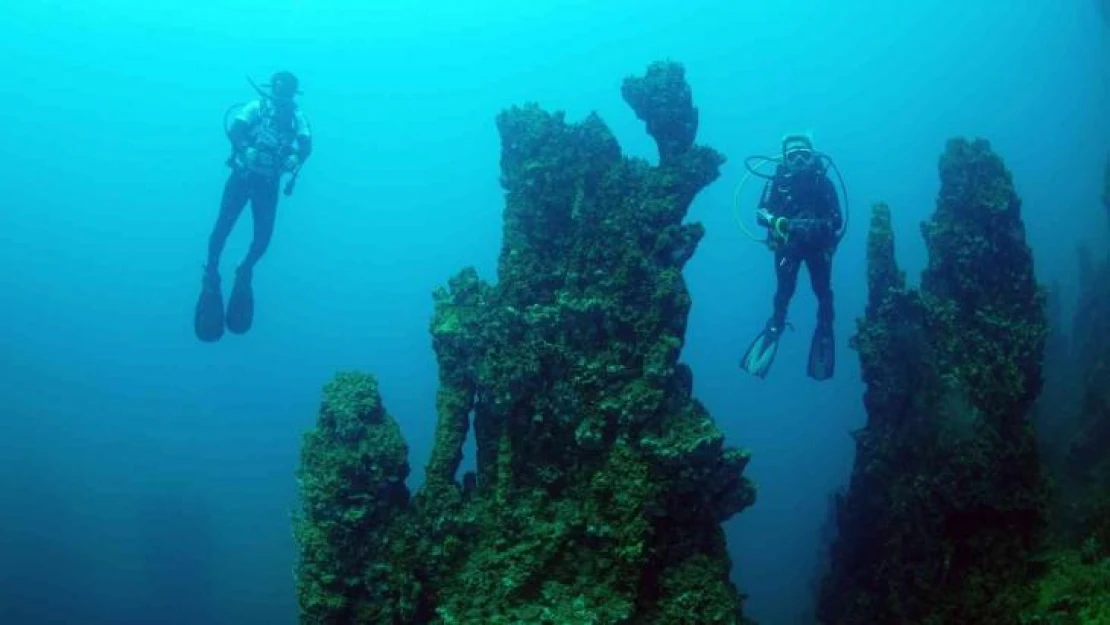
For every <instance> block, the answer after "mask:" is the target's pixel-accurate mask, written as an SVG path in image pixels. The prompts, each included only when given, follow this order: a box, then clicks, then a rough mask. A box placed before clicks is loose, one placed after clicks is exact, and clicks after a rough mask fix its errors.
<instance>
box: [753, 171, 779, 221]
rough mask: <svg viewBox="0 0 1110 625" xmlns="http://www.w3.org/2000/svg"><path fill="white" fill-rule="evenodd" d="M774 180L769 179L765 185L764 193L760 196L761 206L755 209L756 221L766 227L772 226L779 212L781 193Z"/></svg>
mask: <svg viewBox="0 0 1110 625" xmlns="http://www.w3.org/2000/svg"><path fill="white" fill-rule="evenodd" d="M774 182H775V181H774V180H768V181H767V182H766V183H765V184H764V185H763V195H762V196H760V198H759V208H757V209H756V211H755V222H756V223H757V224H759V225H760V226H764V227H766V228H770V227H771V223H772V222H773V221H774V219H775V216H776V213H777V212H778V208H779V204H780V202H781V200H780V195H781V194H780V193H779V191H778V188H777V187H778V185H776V184H775V183H774Z"/></svg>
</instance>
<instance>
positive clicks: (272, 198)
mask: <svg viewBox="0 0 1110 625" xmlns="http://www.w3.org/2000/svg"><path fill="white" fill-rule="evenodd" d="M277 196H278V183H277V181H276V180H265V179H263V178H258V177H256V178H255V179H254V180H253V183H252V186H251V214H252V215H253V216H254V238H253V239H252V240H251V247H250V250H248V251H247V256H246V258H244V259H243V262H242V263H241V264H240V265H239V269H238V270H237V271H236V272H235V286H234V287H232V289H231V298H230V299H229V300H228V303H227V329H228V330H230V331H231V332H234V333H235V334H243V333H245V332H247V331H248V330H250V329H251V325H252V324H253V323H254V291H253V289H252V287H251V277H252V274H253V272H254V265H255V263H257V262H258V259H260V258H262V255H263V254H264V253H266V248H267V247H269V245H270V236H271V235H273V233H274V218H275V216H276V214H277Z"/></svg>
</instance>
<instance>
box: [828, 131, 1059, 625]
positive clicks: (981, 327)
mask: <svg viewBox="0 0 1110 625" xmlns="http://www.w3.org/2000/svg"><path fill="white" fill-rule="evenodd" d="M940 177H941V190H940V193H939V195H938V198H937V206H936V211H935V212H934V214H933V216H932V218H931V219H930V220H929V221H928V222H926V223H925V224H923V226H922V231H923V234H924V236H925V241H926V245H927V247H928V250H929V264H928V267H927V268H926V270H925V272H924V274H923V276H922V279H921V288H920V289H919V290H914V289H908V288H907V287H906V286H905V280H904V278H903V275H902V272H901V271H900V270H899V269H898V267H897V265H896V263H895V260H894V254H893V232H892V231H891V226H890V216H889V209H888V208H887V207H885V206H881V205H880V206H877V207H876V208H875V210H874V212H873V216H872V224H871V232H870V236H869V242H868V287H869V300H868V307H867V312H866V315H865V317H864V318H862V319H860V320H859V321H858V332H857V334H856V336H855V337H853V345H854V346H855V348H856V349H857V350H858V351H859V354H860V363H861V368H862V372H863V378H864V382H865V383H866V384H867V392H866V395H865V406H866V408H867V414H868V418H867V424H866V426H865V427H864V428H863V429H862V430H861V431H859V432H857V433H856V434H855V437H856V444H857V446H856V459H855V464H854V466H853V471H852V478H851V486H850V488H849V490H848V492H847V494H846V496H845V498H844V499H843V501H842V502H841V504H840V507H839V510H838V517H839V518H838V530H839V534H838V537H837V539H836V540H835V542H834V544H833V547H832V552H831V562H830V570H829V573H828V575H827V576H826V578H825V581H824V583H823V585H822V589H821V596H820V601H819V617H820V619H821V621H822V622H823V623H826V624H828V625H833V624H835V625H855V624H859V625H865V624H866V625H871V624H873V623H921V624H937V625H940V624H942V623H961V624H967V625H972V624H983V625H986V624H996V623H1017V622H1018V615H1019V613H1020V611H1021V609H1022V608H1023V607H1025V606H1026V605H1027V604H1028V601H1029V596H1028V595H1027V593H1026V592H1025V591H1026V589H1027V586H1026V584H1027V583H1028V581H1029V579H1030V571H1031V570H1032V569H1031V567H1030V557H1031V552H1032V550H1033V549H1035V548H1036V547H1037V545H1038V544H1039V541H1040V538H1041V533H1042V531H1043V527H1044V519H1045V509H1046V490H1045V486H1044V481H1043V478H1042V475H1041V467H1040V462H1039V459H1038V455H1037V447H1036V445H1035V441H1034V437H1033V432H1032V429H1031V427H1030V426H1029V422H1028V417H1029V412H1030V406H1031V404H1032V402H1033V401H1034V400H1035V399H1036V397H1037V394H1038V393H1039V392H1040V389H1041V383H1042V382H1041V359H1042V357H1043V352H1044V346H1045V335H1046V321H1045V316H1044V310H1043V297H1042V294H1041V292H1040V290H1039V289H1038V286H1037V284H1036V280H1035V277H1034V274H1033V258H1032V254H1031V252H1030V249H1029V247H1028V245H1027V244H1026V242H1025V236H1024V227H1023V225H1022V221H1021V210H1020V209H1021V202H1020V200H1019V198H1018V196H1017V194H1016V193H1015V192H1014V188H1013V183H1012V180H1011V177H1010V174H1009V172H1008V171H1007V170H1006V168H1005V166H1004V165H1003V163H1002V161H1001V159H1000V158H999V157H998V156H997V155H996V154H995V153H994V152H993V151H991V149H990V146H989V145H988V144H987V143H986V142H985V141H982V140H977V141H970V142H969V141H965V140H962V139H956V140H952V141H950V142H949V143H948V146H947V149H946V150H945V153H944V154H943V155H942V157H941V160H940Z"/></svg>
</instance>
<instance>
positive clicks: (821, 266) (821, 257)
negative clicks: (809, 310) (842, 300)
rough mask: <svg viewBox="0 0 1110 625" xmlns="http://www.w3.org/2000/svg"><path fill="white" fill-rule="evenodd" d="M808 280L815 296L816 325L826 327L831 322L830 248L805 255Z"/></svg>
mask: <svg viewBox="0 0 1110 625" xmlns="http://www.w3.org/2000/svg"><path fill="white" fill-rule="evenodd" d="M806 268H807V269H808V270H809V281H810V284H811V285H813V294H814V295H816V296H817V325H819V326H822V327H828V326H831V325H832V322H833V291H832V250H828V249H818V250H814V251H813V252H811V253H810V254H809V255H808V256H807V257H806Z"/></svg>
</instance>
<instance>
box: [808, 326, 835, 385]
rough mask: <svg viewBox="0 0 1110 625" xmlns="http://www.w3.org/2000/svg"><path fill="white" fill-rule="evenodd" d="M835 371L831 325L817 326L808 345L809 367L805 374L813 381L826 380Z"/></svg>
mask: <svg viewBox="0 0 1110 625" xmlns="http://www.w3.org/2000/svg"><path fill="white" fill-rule="evenodd" d="M835 370H836V341H835V340H834V338H833V328H832V324H824V323H819V324H817V328H816V329H815V330H814V331H813V341H812V342H810V344H809V365H808V366H807V367H806V373H807V374H809V377H811V378H813V379H814V380H828V379H829V378H831V377H833V372H834V371H835Z"/></svg>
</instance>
